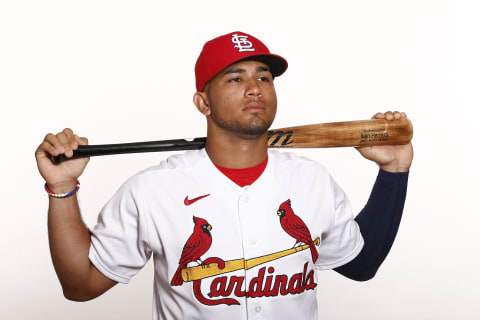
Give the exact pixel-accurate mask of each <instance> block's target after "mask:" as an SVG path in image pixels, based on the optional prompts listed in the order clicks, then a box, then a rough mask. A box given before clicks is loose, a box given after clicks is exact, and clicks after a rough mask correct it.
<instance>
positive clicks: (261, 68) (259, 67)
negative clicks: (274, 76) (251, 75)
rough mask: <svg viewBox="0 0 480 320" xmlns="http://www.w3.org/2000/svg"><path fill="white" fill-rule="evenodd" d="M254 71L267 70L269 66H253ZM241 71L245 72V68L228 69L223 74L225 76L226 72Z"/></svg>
mask: <svg viewBox="0 0 480 320" xmlns="http://www.w3.org/2000/svg"><path fill="white" fill-rule="evenodd" d="M255 71H259V72H269V71H270V69H269V68H266V67H262V66H258V67H256V68H255ZM242 72H247V70H245V69H243V68H235V69H230V70H227V71H226V72H225V73H224V74H223V75H224V76H226V75H227V74H231V73H242Z"/></svg>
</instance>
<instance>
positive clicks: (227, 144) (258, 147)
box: [205, 127, 268, 169]
mask: <svg viewBox="0 0 480 320" xmlns="http://www.w3.org/2000/svg"><path fill="white" fill-rule="evenodd" d="M213 131H218V130H213V129H211V128H210V127H209V128H208V130H207V143H206V144H205V150H206V151H207V154H208V156H209V157H210V160H212V162H213V163H215V164H216V165H219V166H221V167H225V168H231V169H243V168H250V167H253V166H256V165H257V164H259V163H261V162H262V161H264V160H265V159H266V158H267V144H268V132H265V133H264V134H262V135H261V136H247V135H245V136H242V135H239V134H237V133H231V132H225V131H221V132H213Z"/></svg>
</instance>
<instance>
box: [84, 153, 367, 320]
mask: <svg viewBox="0 0 480 320" xmlns="http://www.w3.org/2000/svg"><path fill="white" fill-rule="evenodd" d="M92 232H93V233H92V243H91V248H90V254H89V257H90V260H91V261H92V263H93V264H94V265H95V266H96V267H97V268H98V269H99V270H100V272H102V273H103V274H104V275H105V276H107V277H108V278H110V279H113V280H115V281H118V282H121V283H127V282H128V281H129V280H130V278H131V277H133V276H134V275H135V274H136V273H137V272H138V271H139V270H140V269H141V268H142V267H143V266H144V265H145V263H146V262H147V260H148V259H149V258H150V256H151V255H152V253H153V259H154V263H155V277H154V279H155V280H154V281H155V283H154V293H153V295H154V303H153V319H209V320H214V319H229V320H233V319H244V320H246V319H249V320H251V319H312V320H313V319H317V317H318V314H317V302H316V294H315V291H316V287H317V278H316V275H315V273H314V269H317V270H327V269H332V268H335V267H338V266H341V265H343V264H345V263H347V262H349V261H351V260H352V259H353V258H355V257H356V255H357V254H358V253H359V252H360V250H361V249H362V246H363V239H362V236H361V234H360V230H359V227H358V225H357V224H356V222H355V221H354V220H353V215H352V212H351V209H350V205H349V202H348V199H347V198H346V196H345V194H344V193H343V191H342V190H341V189H340V187H339V186H338V185H337V184H336V183H335V181H334V180H333V179H332V178H331V176H330V175H329V173H328V172H327V171H326V170H325V168H324V167H323V166H321V165H319V164H318V163H316V162H314V161H312V160H309V159H306V158H303V157H299V156H297V155H295V154H292V153H281V152H278V151H272V150H269V151H268V164H267V167H266V168H265V171H264V172H263V173H262V175H261V176H260V177H259V178H258V179H257V180H256V181H255V182H254V183H253V184H252V185H250V186H248V187H243V188H242V187H239V186H238V185H236V184H235V183H234V182H232V181H231V180H230V179H229V178H227V177H226V176H225V175H223V174H222V173H221V172H220V171H219V170H218V169H217V168H216V167H215V166H214V164H213V163H212V162H211V161H210V159H209V157H208V155H207V153H206V151H205V150H204V149H202V150H198V151H189V152H186V153H184V154H181V155H175V156H172V157H170V158H168V159H167V160H165V161H162V162H161V164H160V165H159V166H156V167H152V168H149V169H147V170H144V171H142V172H139V173H138V174H136V175H135V176H133V177H132V178H130V179H129V180H128V181H127V182H126V183H125V184H124V185H123V186H122V187H121V188H120V189H119V191H118V192H117V193H116V194H115V195H114V196H113V198H112V199H111V200H110V201H109V202H108V203H107V204H106V205H105V207H104V208H103V209H102V212H101V213H100V216H99V220H98V224H97V225H96V226H95V228H94V230H93V231H92ZM311 247H313V248H314V249H313V250H311V249H310V248H311ZM313 251H315V252H313ZM317 254H318V258H317V260H316V262H315V263H313V257H314V256H316V255H317Z"/></svg>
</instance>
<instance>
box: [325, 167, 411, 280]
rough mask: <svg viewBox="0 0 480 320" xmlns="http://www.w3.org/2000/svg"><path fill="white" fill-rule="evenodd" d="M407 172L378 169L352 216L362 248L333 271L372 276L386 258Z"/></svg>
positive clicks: (397, 223)
mask: <svg viewBox="0 0 480 320" xmlns="http://www.w3.org/2000/svg"><path fill="white" fill-rule="evenodd" d="M407 183H408V172H399V173H392V172H386V171H383V170H381V169H380V171H379V173H378V176H377V180H376V181H375V184H374V186H373V189H372V193H371V194H370V198H369V199H368V202H367V204H366V205H365V207H364V208H363V209H362V211H361V212H360V213H359V214H358V215H357V216H356V217H355V220H356V221H357V223H358V225H359V226H360V232H361V233H362V236H363V240H364V242H365V244H364V246H363V249H362V251H361V252H360V253H359V254H358V256H357V257H355V259H353V260H352V261H350V262H349V263H347V264H345V265H343V266H341V267H338V268H335V269H334V270H335V271H337V272H338V273H340V274H342V275H344V276H345V277H347V278H350V279H353V280H357V281H366V280H369V279H371V278H373V277H374V276H375V274H376V272H377V270H378V268H379V267H380V265H381V264H382V262H383V261H384V260H385V258H386V257H387V254H388V252H389V251H390V248H391V247H392V245H393V241H394V240H395V236H396V235H397V231H398V227H399V226H400V220H401V218H402V212H403V206H404V204H405V197H406V195H407Z"/></svg>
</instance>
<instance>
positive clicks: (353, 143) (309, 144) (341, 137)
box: [268, 118, 413, 148]
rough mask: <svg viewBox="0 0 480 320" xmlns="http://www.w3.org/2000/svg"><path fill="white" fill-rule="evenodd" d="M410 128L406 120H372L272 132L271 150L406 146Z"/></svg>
mask: <svg viewBox="0 0 480 320" xmlns="http://www.w3.org/2000/svg"><path fill="white" fill-rule="evenodd" d="M412 136H413V127H412V123H411V122H410V120H408V119H407V118H402V119H397V120H391V121H390V120H386V119H371V120H360V121H344V122H331V123H320V124H311V125H303V126H297V127H289V128H284V129H277V130H274V131H273V132H271V133H270V134H269V140H268V146H269V147H271V148H288V147H291V148H329V147H361V146H371V145H399V144H407V143H409V142H410V140H411V139H412Z"/></svg>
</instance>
